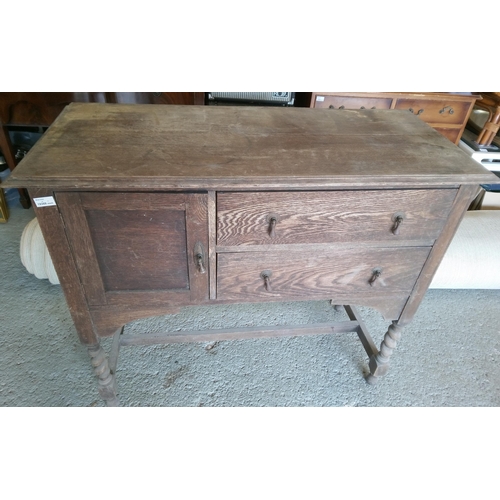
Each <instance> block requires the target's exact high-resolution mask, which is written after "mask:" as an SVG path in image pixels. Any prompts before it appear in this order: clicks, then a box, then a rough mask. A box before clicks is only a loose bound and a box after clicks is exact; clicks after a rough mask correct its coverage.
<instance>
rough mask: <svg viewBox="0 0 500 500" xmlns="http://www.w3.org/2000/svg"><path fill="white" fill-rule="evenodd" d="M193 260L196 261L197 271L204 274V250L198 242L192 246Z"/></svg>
mask: <svg viewBox="0 0 500 500" xmlns="http://www.w3.org/2000/svg"><path fill="white" fill-rule="evenodd" d="M194 260H195V262H196V268H197V269H198V272H199V273H201V274H204V273H205V272H206V269H205V251H204V250H203V245H202V244H201V243H200V242H198V243H196V245H195V246H194Z"/></svg>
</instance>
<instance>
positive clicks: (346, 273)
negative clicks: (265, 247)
mask: <svg viewBox="0 0 500 500" xmlns="http://www.w3.org/2000/svg"><path fill="white" fill-rule="evenodd" d="M429 252H430V247H408V248H405V247H399V248H373V249H372V248H364V249H353V248H344V249H341V250H336V249H333V250H327V251H321V252H320V253H319V252H314V251H311V252H307V253H305V252H298V251H280V250H277V251H272V252H242V253H221V254H218V256H217V298H218V299H221V300H240V299H241V300H274V299H275V298H285V299H286V298H290V299H293V298H295V299H296V298H301V297H302V298H304V299H319V298H325V299H328V298H332V297H342V298H345V299H346V300H348V301H349V302H346V303H360V302H359V300H358V301H356V300H357V299H363V298H373V297H378V296H385V295H387V296H388V295H399V296H402V295H406V296H407V295H409V294H410V292H411V290H412V288H413V286H414V284H415V281H416V279H417V278H418V276H419V274H420V271H421V269H422V267H423V265H424V263H425V261H426V259H427V256H428V255H429Z"/></svg>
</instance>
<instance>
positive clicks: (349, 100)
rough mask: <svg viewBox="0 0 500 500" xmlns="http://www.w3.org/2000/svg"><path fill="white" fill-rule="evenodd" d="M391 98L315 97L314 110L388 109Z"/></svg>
mask: <svg viewBox="0 0 500 500" xmlns="http://www.w3.org/2000/svg"><path fill="white" fill-rule="evenodd" d="M391 104H392V97H354V96H353V97H342V96H329V95H317V96H316V98H315V101H314V107H315V108H332V107H333V108H335V109H390V107H391Z"/></svg>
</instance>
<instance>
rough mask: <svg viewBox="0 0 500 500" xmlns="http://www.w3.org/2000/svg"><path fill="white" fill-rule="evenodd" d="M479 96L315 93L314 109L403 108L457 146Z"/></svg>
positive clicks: (312, 103) (400, 93) (454, 93)
mask: <svg viewBox="0 0 500 500" xmlns="http://www.w3.org/2000/svg"><path fill="white" fill-rule="evenodd" d="M480 98H481V96H480V95H476V94H472V93H470V92H379V93H377V92H312V94H311V100H310V106H311V108H329V109H402V110H405V111H408V112H410V113H412V114H415V115H417V116H418V117H419V118H420V119H421V120H423V121H424V122H426V123H428V124H429V125H430V126H431V127H433V128H434V129H436V130H437V131H438V132H439V133H441V134H442V135H444V136H445V137H446V138H448V139H449V140H450V141H451V142H453V143H455V144H457V145H458V143H459V142H460V138H461V137H462V134H463V131H464V129H465V126H466V124H467V120H468V119H469V117H470V115H471V113H472V109H473V107H474V104H475V102H476V100H477V99H480Z"/></svg>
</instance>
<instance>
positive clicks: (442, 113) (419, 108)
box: [395, 97, 471, 125]
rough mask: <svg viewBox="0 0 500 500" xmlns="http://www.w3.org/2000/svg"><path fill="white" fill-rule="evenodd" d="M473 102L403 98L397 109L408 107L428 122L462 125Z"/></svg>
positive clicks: (397, 103) (398, 102) (397, 104)
mask: <svg viewBox="0 0 500 500" xmlns="http://www.w3.org/2000/svg"><path fill="white" fill-rule="evenodd" d="M470 106H471V104H470V103H469V102H460V101H452V100H445V99H442V100H432V99H419V98H415V99H410V98H406V97H405V98H401V99H398V100H397V102H396V106H395V109H406V110H408V111H410V110H411V112H412V113H413V114H414V115H418V116H419V117H420V118H421V119H422V120H423V121H424V122H426V123H444V124H446V123H449V124H458V125H461V124H463V123H464V122H465V120H466V118H467V113H468V112H469V108H470Z"/></svg>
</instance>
